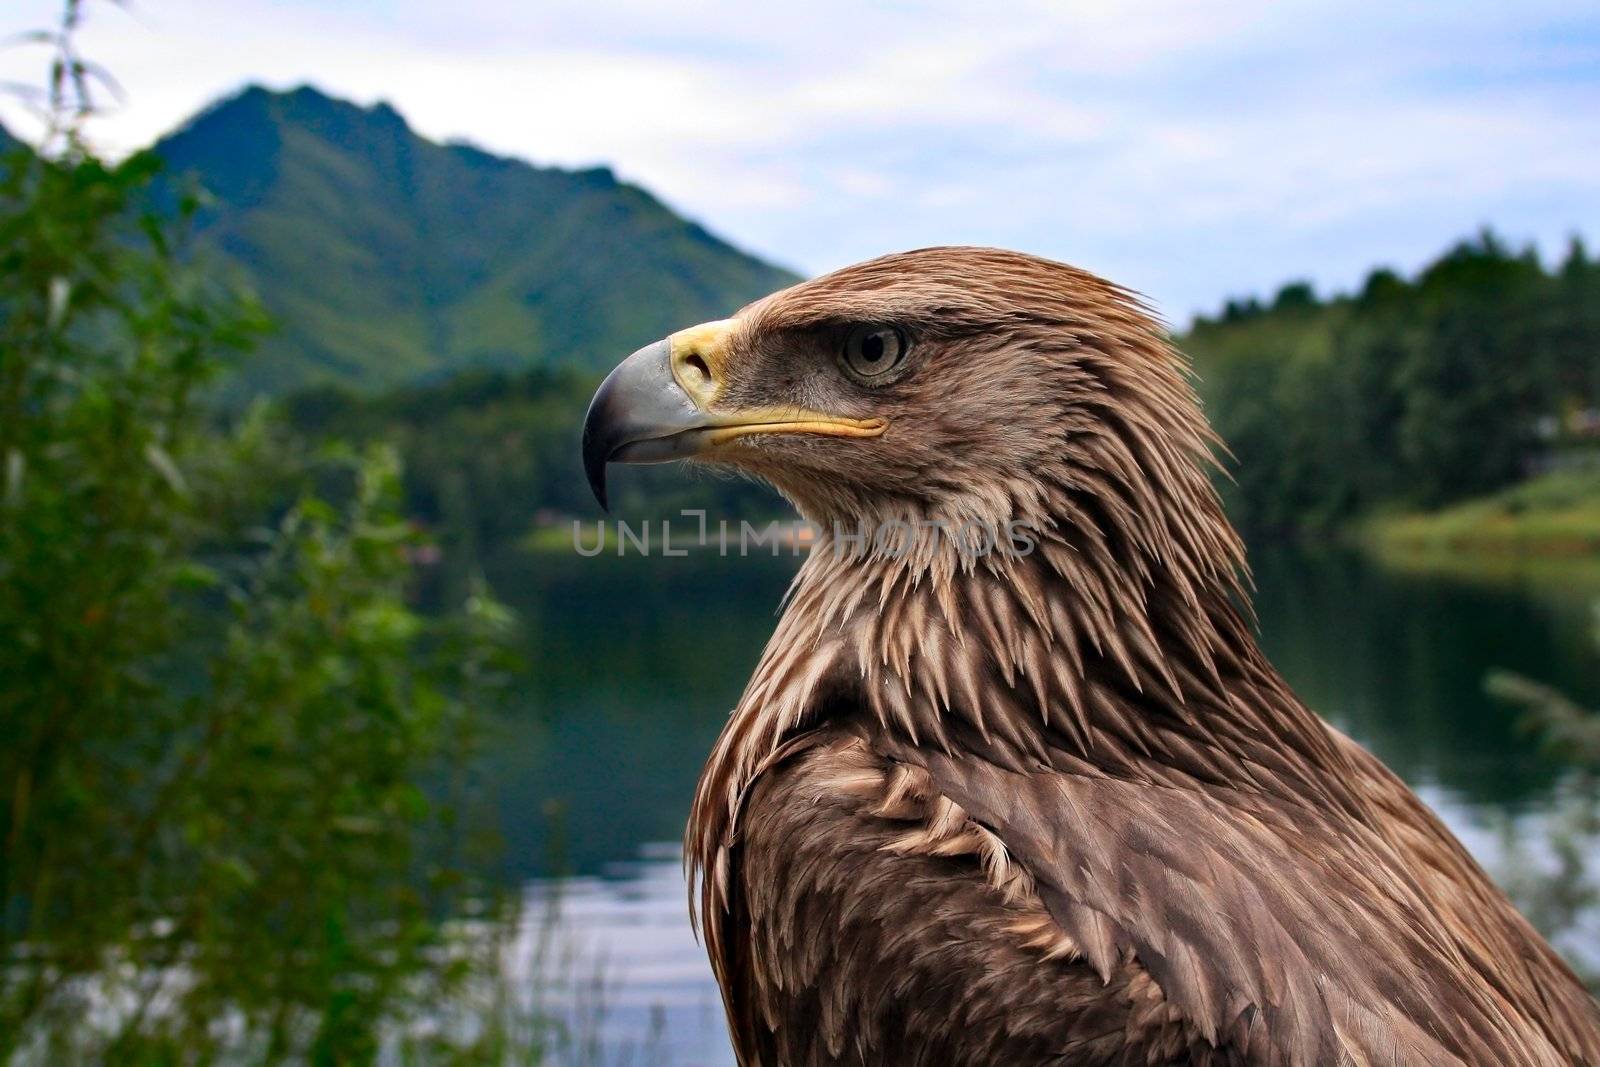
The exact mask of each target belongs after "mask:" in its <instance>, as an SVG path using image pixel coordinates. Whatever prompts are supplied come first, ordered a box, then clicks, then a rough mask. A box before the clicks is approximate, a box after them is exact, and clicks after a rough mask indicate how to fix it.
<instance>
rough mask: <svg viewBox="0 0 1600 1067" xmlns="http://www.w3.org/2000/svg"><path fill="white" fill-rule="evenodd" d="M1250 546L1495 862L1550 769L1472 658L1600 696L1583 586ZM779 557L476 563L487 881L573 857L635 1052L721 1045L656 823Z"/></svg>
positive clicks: (559, 868)
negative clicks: (483, 596) (501, 704)
mask: <svg viewBox="0 0 1600 1067" xmlns="http://www.w3.org/2000/svg"><path fill="white" fill-rule="evenodd" d="M1253 562H1254V566H1255V568H1256V582H1257V587H1258V592H1257V598H1256V602H1257V608H1258V612H1259V615H1260V619H1261V628H1262V634H1263V641H1264V644H1265V646H1266V648H1267V650H1268V652H1269V653H1270V654H1271V656H1272V658H1273V660H1274V662H1275V663H1276V664H1277V665H1278V667H1279V668H1280V669H1281V670H1282V671H1283V673H1284V674H1285V675H1286V676H1287V677H1288V678H1289V680H1290V682H1291V683H1293V684H1294V686H1295V687H1296V688H1297V689H1298V691H1299V692H1300V694H1301V696H1302V697H1304V698H1305V699H1306V701H1307V702H1308V703H1309V704H1310V705H1311V706H1312V707H1314V708H1316V709H1317V710H1319V711H1320V712H1322V714H1324V715H1325V716H1327V717H1328V718H1329V719H1331V720H1332V721H1333V722H1335V723H1336V724H1337V725H1338V726H1339V727H1340V728H1342V729H1343V730H1345V731H1346V732H1347V733H1349V734H1351V735H1352V736H1354V737H1355V738H1356V739H1358V740H1359V741H1361V742H1362V743H1363V744H1365V745H1367V746H1368V747H1369V748H1371V749H1372V750H1374V751H1375V752H1376V753H1377V754H1378V755H1379V756H1381V757H1382V758H1383V759H1384V760H1385V761H1386V762H1387V763H1388V764H1389V765H1390V766H1391V767H1393V768H1394V769H1395V770H1396V771H1397V772H1399V773H1400V774H1401V775H1402V776H1403V777H1404V778H1405V779H1406V780H1407V781H1408V782H1410V783H1411V784H1412V785H1413V786H1414V787H1416V788H1417V789H1418V791H1419V792H1420V793H1421V794H1422V795H1423V796H1424V798H1425V799H1427V800H1428V802H1429V803H1430V804H1432V805H1433V806H1434V807H1435V808H1436V809H1437V810H1439V811H1440V812H1441V814H1443V815H1444V817H1445V818H1446V820H1447V821H1448V822H1449V823H1450V824H1451V826H1452V827H1453V828H1454V829H1455V830H1456V832H1457V833H1459V834H1460V835H1461V836H1462V837H1463V839H1464V840H1465V841H1466V842H1467V844H1468V845H1469V847H1471V848H1472V849H1473V850H1474V851H1476V852H1477V853H1478V854H1479V855H1480V857H1481V858H1483V859H1484V860H1485V861H1486V862H1488V863H1489V864H1490V865H1491V866H1492V865H1493V863H1494V862H1495V857H1496V854H1497V851H1498V844H1499V841H1500V840H1501V836H1500V835H1501V833H1502V832H1504V828H1505V827H1506V826H1508V825H1509V826H1511V827H1513V828H1515V827H1528V826H1532V825H1534V824H1536V823H1537V821H1538V820H1539V818H1540V817H1541V816H1542V815H1543V814H1544V813H1545V811H1546V810H1547V808H1548V806H1549V805H1550V804H1551V802H1552V793H1553V790H1554V789H1555V787H1556V785H1557V783H1558V781H1559V780H1560V776H1561V768H1560V767H1559V766H1558V765H1557V764H1555V763H1554V762H1552V761H1551V760H1550V759H1548V758H1547V757H1545V756H1544V755H1543V754H1541V752H1540V751H1539V749H1538V746H1537V744H1536V743H1535V742H1534V740H1533V739H1531V738H1529V737H1527V736H1525V735H1524V734H1523V733H1522V732H1520V731H1519V730H1518V729H1517V728H1516V727H1515V724H1514V721H1513V716H1512V715H1510V714H1508V712H1507V710H1506V709H1505V708H1504V707H1503V706H1501V705H1499V704H1497V703H1495V702H1494V701H1492V700H1490V699H1489V698H1488V697H1486V696H1485V695H1484V693H1483V690H1482V679H1483V676H1484V674H1485V672H1486V671H1488V670H1490V669H1492V668H1496V667H1500V668H1507V669H1511V670H1516V671H1519V672H1522V673H1525V674H1527V675H1529V676H1531V677H1535V678H1539V679H1543V680H1547V681H1550V682H1553V683H1555V684H1557V685H1559V686H1561V687H1563V688H1564V689H1566V690H1567V691H1568V692H1571V693H1573V694H1575V695H1577V696H1579V697H1581V698H1584V699H1585V700H1586V701H1588V702H1589V703H1591V704H1594V703H1600V657H1597V656H1596V655H1595V653H1594V650H1593V645H1592V643H1591V641H1590V636H1589V629H1590V609H1589V604H1588V601H1587V600H1586V599H1585V598H1583V597H1582V596H1577V595H1573V596H1569V597H1561V596H1556V597H1551V596H1535V595H1532V594H1529V593H1524V592H1519V591H1516V590H1484V589H1479V588H1474V587H1470V586H1463V585H1460V584H1454V583H1451V582H1448V581H1443V580H1434V579H1419V578H1409V577H1407V578H1402V577H1397V576H1394V575H1392V574H1388V573H1385V572H1383V571H1380V570H1378V569H1376V568H1374V567H1372V566H1370V565H1368V564H1365V563H1363V562H1362V561H1360V560H1359V559H1356V558H1354V557H1351V556H1349V555H1345V554H1339V553H1328V554H1315V555H1311V554H1305V553H1301V552H1291V551H1283V550H1279V551H1271V552H1258V553H1256V554H1255V555H1254V557H1253ZM796 565H797V561H796V560H794V559H792V558H788V557H784V558H780V559H771V558H767V557H753V558H746V559H722V558H718V557H716V556H707V555H702V556H691V557H686V558H650V559H642V558H637V557H627V558H623V559H617V558H615V557H614V556H606V557H597V558H594V559H583V558H580V557H577V556H575V555H569V554H553V553H551V554H537V555H517V556H511V557H508V558H506V559H503V560H501V561H500V562H499V563H498V564H497V565H495V566H494V567H492V568H491V574H490V577H491V580H492V582H493V584H494V586H495V588H496V591H497V592H498V593H499V595H500V596H501V597H502V598H504V599H506V600H507V601H509V602H510V603H511V604H512V605H513V606H514V607H516V608H517V609H518V611H519V612H521V614H522V617H523V619H524V622H525V625H526V632H527V644H526V649H525V655H526V657H527V660H528V664H529V668H530V669H529V671H528V677H529V679H530V680H529V682H528V683H527V688H526V689H525V690H524V691H523V692H522V693H521V695H520V697H519V703H518V708H517V711H516V713H515V714H514V716H513V717H512V718H511V720H510V721H508V722H507V723H506V724H505V730H504V732H503V734H502V735H501V736H500V737H499V738H498V741H497V744H496V745H494V746H493V751H492V753H491V754H490V756H489V757H488V758H487V759H486V761H485V764H484V772H485V774H486V775H487V777H488V778H489V780H490V782H491V784H492V787H493V793H494V795H495V796H496V798H497V800H496V803H497V806H498V810H499V813H500V823H501V827H500V828H501V831H502V834H503V836H504V838H505V840H506V842H507V849H506V858H505V871H504V873H505V877H506V878H507V879H510V880H513V881H515V882H517V883H519V884H525V885H527V887H528V894H529V899H530V901H531V902H533V903H534V904H535V905H537V906H539V907H543V906H545V904H546V902H547V900H548V897H549V895H550V892H551V883H550V882H549V881H548V878H549V876H550V875H551V874H552V873H553V872H562V873H566V874H568V875H570V876H571V877H570V878H569V879H568V880H566V881H565V882H564V883H563V884H562V889H561V891H560V892H561V903H560V909H561V914H562V916H563V921H564V926H565V929H566V930H567V931H568V932H569V933H570V936H571V937H572V939H573V942H572V944H573V950H574V952H575V954H576V958H577V960H578V963H577V966H578V967H579V968H580V969H582V970H585V971H586V972H592V973H596V974H601V975H603V978H604V983H605V989H606V994H605V996H604V997H603V998H602V999H603V1000H604V1001H605V1003H606V1005H607V1010H606V1014H605V1016H604V1018H603V1019H602V1020H600V1022H599V1024H598V1026H599V1029H600V1031H601V1033H602V1034H603V1036H604V1037H605V1038H606V1039H607V1041H608V1043H609V1044H610V1046H611V1047H612V1048H613V1049H621V1050H623V1052H624V1053H625V1054H626V1057H627V1058H628V1059H630V1060H631V1061H632V1062H651V1061H659V1062H671V1063H674V1064H694V1063H704V1064H713V1063H715V1064H723V1063H729V1062H731V1058H730V1057H729V1055H728V1052H727V1050H726V1041H725V1038H724V1036H723V1034H722V1021H721V1008H720V1005H719V1003H718V1000H717V996H716V991H715V988H714V986H713V985H712V982H711V977H710V972H709V970H708V968H707V966H706V964H705V962H704V956H703V954H702V952H701V950H700V948H699V947H698V946H697V945H696V944H695V942H694V941H693V939H692V937H691V935H690V932H689V927H688V921H687V915H686V904H685V896H684V890H683V881H682V876H681V874H680V871H679V866H678V853H677V848H676V844H675V843H676V841H677V840H678V837H679V835H680V833H681V830H682V827H683V822H684V818H685V816H686V813H687V811H688V806H689V800H690V796H691V793H692V791H693V787H694V782H695V778H696V776H697V774H698V772H699V769H700V766H701V763H702V761H703V760H704V758H705V755H706V752H707V751H708V749H709V748H710V745H711V742H712V740H713V738H714V737H715V736H716V733H717V729H718V726H719V725H720V723H721V720H722V719H723V717H724V716H725V715H726V713H727V711H728V709H729V708H731V707H732V705H733V703H734V701H735V700H736V699H737V697H738V695H739V692H740V690H741V689H742V687H743V685H744V681H745V679H746V678H747V677H748V675H749V673H750V670H751V669H752V667H753V666H754V664H755V661H756V658H757V656H758V655H759V653H760V651H761V648H762V646H763V645H764V644H765V642H766V639H767V636H768V634H769V633H770V631H771V629H772V626H773V623H774V620H775V617H776V616H775V611H776V608H777V604H778V600H779V597H780V596H781V594H782V592H783V589H784V587H785V585H786V584H787V582H788V580H789V578H790V576H791V574H792V573H793V571H794V568H795V567H796ZM1512 832H1515V829H1513V830H1512Z"/></svg>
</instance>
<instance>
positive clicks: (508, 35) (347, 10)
mask: <svg viewBox="0 0 1600 1067" xmlns="http://www.w3.org/2000/svg"><path fill="white" fill-rule="evenodd" d="M86 2H87V3H88V5H89V15H90V18H89V22H88V25H87V28H86V29H85V31H84V32H83V34H82V50H83V51H84V53H85V54H87V55H88V56H89V57H90V58H91V59H94V60H96V61H98V62H99V63H101V64H102V65H104V66H105V67H106V68H108V69H109V70H110V71H111V72H113V73H114V74H115V76H116V77H117V79H118V80H119V81H120V83H121V84H122V86H123V89H124V92H125V101H124V103H123V104H122V106H121V107H120V108H119V109H118V110H117V111H116V112H114V113H113V114H110V115H107V116H105V117H103V118H102V119H100V120H98V122H97V124H96V125H95V126H94V127H93V128H92V134H93V137H94V138H95V139H96V141H97V142H98V143H99V144H100V145H102V146H103V147H104V148H105V149H106V150H108V151H112V152H122V151H127V150H130V149H132V148H136V147H140V146H143V145H145V144H147V143H149V142H150V141H152V140H154V139H155V138H156V137H158V136H159V135H161V134H162V133H164V132H167V131H168V130H170V129H172V128H173V127H175V126H177V125H178V124H180V123H181V122H182V121H184V120H185V119H186V118H187V117H189V116H190V115H192V114H193V113H194V112H196V111H197V110H199V109H200V108H202V107H203V106H204V105H206V104H207V103H209V102H210V101H212V100H214V99H216V98H217V97H219V96H222V95H224V94H227V93H230V92H232V91H235V90H237V89H238V88H239V87H241V86H242V85H245V84H247V83H251V82H258V83H262V84H266V85H268V86H272V87H275V88H289V87H292V86H295V85H298V84H301V83H307V82H309V83H311V84H314V85H316V86H318V87H320V88H322V89H323V90H325V91H327V92H328V93H330V94H332V95H336V96H343V97H346V98H348V99H352V100H355V101H357V102H360V103H364V104H370V103H374V102H377V101H379V100H385V101H388V102H390V103H391V104H393V105H394V106H395V107H396V108H397V109H398V110H399V111H400V112H401V113H402V114H404V115H405V116H406V117H407V118H408V120H409V121H410V122H411V123H412V125H413V126H414V127H415V128H416V129H417V130H418V131H419V132H421V133H423V134H424V135H426V136H429V137H432V138H435V139H439V140H451V139H459V140H467V141H471V142H473V143H475V144H477V145H479V146H481V147H484V148H486V149H489V150H491V151H495V152H499V153H503V154H507V155H513V156H517V157H520V158H523V159H527V160H530V161H532V162H535V163H541V164H559V165H563V166H580V165H584V166H586V165H593V164H597V163H604V164H608V165H610V166H612V167H613V168H614V169H615V170H616V171H617V173H618V174H619V175H620V176H621V177H623V178H625V179H627V180H631V181H635V182H638V183H639V184H641V185H643V186H645V187H646V188H648V189H650V190H651V191H652V192H654V193H656V194H657V195H659V196H661V197H662V198H663V199H664V200H666V201H667V202H668V203H669V204H671V205H672V206H674V207H675V208H677V209H678V210H680V211H682V212H684V213H685V214H687V215H689V216H691V217H693V218H695V219H696V220H698V221H700V222H703V223H704V224H706V225H707V226H708V227H709V228H710V229H712V230H713V231H715V232H717V233H718V234H720V235H721V236H723V237H725V238H727V239H729V240H731V241H732V242H734V243H735V244H737V245H739V246H741V247H743V248H746V249H748V250H750V251H752V252H755V253H756V254H758V255H761V256H763V257H766V258H768V259H771V260H773V261H775V262H778V263H781V264H784V265H786V266H789V267H791V268H793V269H795V270H797V271H799V272H801V273H805V274H813V273H820V272H822V271H825V270H829V269H831V268H834V267H838V266H842V265H844V264H847V263H851V262H854V261H856V260H859V259H865V258H867V257H870V256H873V255H877V254H879V253H883V252H888V251H893V250H897V249H904V248H913V247H918V246H923V245H930V244H988V245H1000V246H1006V247H1011V248H1017V249H1021V250H1024V251H1028V252H1033V253H1037V254H1040V255H1044V256H1049V257H1052V258H1055V259H1061V260H1065V261H1067V262H1071V263H1076V264H1078V265H1080V266H1083V267H1087V268H1089V269H1090V270H1094V271H1096V272H1098V273H1100V274H1103V275H1106V276H1107V277H1110V278H1113V279H1114V280H1116V281H1119V282H1121V283H1123V284H1125V285H1129V286H1131V287H1133V288H1135V289H1138V290H1140V291H1142V292H1144V293H1145V294H1146V295H1147V296H1148V297H1150V298H1151V299H1152V300H1153V301H1154V302H1155V304H1156V306H1157V307H1158V308H1159V309H1160V311H1161V312H1162V313H1163V314H1164V315H1165V316H1166V317H1167V318H1168V319H1169V320H1170V321H1172V322H1174V323H1178V324H1181V323H1183V322H1185V321H1187V320H1188V318H1189V317H1190V316H1191V315H1192V314H1194V313H1196V312H1206V311H1214V310H1215V309H1216V307H1217V306H1218V305H1219V303H1220V302H1221V301H1222V300H1223V299H1224V298H1225V297H1228V296H1230V295H1242V294H1251V293H1257V294H1262V293H1265V294H1270V293H1271V292H1272V291H1274V290H1275V289H1276V288H1277V287H1278V286H1279V285H1281V284H1282V283H1283V282H1285V281H1287V280H1290V279H1298V278H1305V279H1309V280H1311V281H1313V282H1314V283H1315V284H1316V285H1317V287H1318V289H1319V291H1322V292H1328V291H1330V290H1342V289H1349V288H1351V287H1353V286H1355V285H1358V284H1359V283H1360V280H1361V279H1362V278H1363V277H1364V275H1365V274H1366V272H1367V270H1369V269H1370V268H1371V267H1373V266H1375V265H1379V264H1383V265H1389V266H1394V267H1398V268H1400V269H1402V270H1408V271H1409V270H1413V269H1415V268H1416V267H1418V266H1420V265H1421V264H1423V263H1425V262H1426V261H1427V260H1428V259H1430V258H1431V257H1433V256H1435V255H1436V254H1438V253H1439V252H1440V251H1442V250H1443V249H1445V248H1446V247H1447V246H1448V245H1449V244H1450V243H1452V242H1453V241H1455V240H1457V239H1459V238H1461V237H1464V236H1468V235H1470V234H1472V233H1474V232H1476V231H1477V230H1479V229H1480V228H1482V227H1484V226H1492V227H1494V228H1495V229H1496V230H1497V231H1499V232H1501V233H1502V234H1503V235H1505V236H1506V237H1508V238H1510V239H1511V240H1513V241H1515V242H1517V243H1522V242H1526V241H1534V242H1537V243H1538V245H1539V246H1540V248H1541V249H1542V250H1543V251H1544V252H1545V254H1546V256H1547V258H1550V257H1553V256H1555V255H1557V254H1558V253H1559V252H1560V251H1561V250H1562V249H1563V248H1564V247H1565V244H1566V242H1567V240H1568V238H1569V237H1570V236H1571V235H1572V234H1574V233H1577V234H1582V235H1584V236H1585V237H1586V238H1588V239H1589V241H1590V244H1591V246H1593V245H1596V244H1600V240H1596V238H1600V4H1595V3H1593V2H1592V0H1588V2H1550V0H1520V2H1518V3H1515V4H1507V3H1504V2H1503V0H1497V2H1484V0H1453V2H1449V3H1439V2H1434V3H1406V2H1396V0H1377V2H1374V0H1340V2H1322V0H1306V2H1295V3H1256V2H1252V0H1226V2H1222V0H1124V2H1092V3H1091V2H1073V0H1057V2H1042V0H1041V2H1002V0H978V2H973V0H962V2H943V0H930V2H923V3H910V2H902V0H889V2H879V3H871V2H866V0H807V2H804V3H798V4H758V3H751V2H748V0H746V2H742V3H740V2H724V0H679V2H675V3H664V2H662V0H536V2H527V0H475V2H471V3H463V2H461V0H453V2H440V0H389V2H381V0H345V2H338V0H128V2H127V4H126V6H124V7H117V6H113V5H112V4H110V3H108V2H105V0H86ZM57 7H58V4H57V3H56V2H54V0H7V2H6V4H5V8H4V11H0V35H7V34H11V33H21V32H24V31H27V30H30V29H35V28H39V27H43V26H47V25H49V24H50V23H51V21H52V20H53V18H54V16H55V13H56V9H57ZM44 57H45V53H44V52H43V51H42V50H40V49H38V48H30V47H27V46H24V45H16V44H13V45H12V46H10V47H8V48H5V49H4V50H0V80H12V81H17V80H21V81H29V82H37V81H38V80H39V78H40V76H41V73H42V70H43V62H44ZM0 121H3V122H5V124H6V125H7V126H9V127H11V128H13V129H22V130H25V129H26V128H27V123H26V118H25V116H24V115H23V114H22V113H21V112H20V111H19V109H18V108H17V107H16V105H15V104H14V103H12V102H10V101H0Z"/></svg>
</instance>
